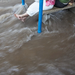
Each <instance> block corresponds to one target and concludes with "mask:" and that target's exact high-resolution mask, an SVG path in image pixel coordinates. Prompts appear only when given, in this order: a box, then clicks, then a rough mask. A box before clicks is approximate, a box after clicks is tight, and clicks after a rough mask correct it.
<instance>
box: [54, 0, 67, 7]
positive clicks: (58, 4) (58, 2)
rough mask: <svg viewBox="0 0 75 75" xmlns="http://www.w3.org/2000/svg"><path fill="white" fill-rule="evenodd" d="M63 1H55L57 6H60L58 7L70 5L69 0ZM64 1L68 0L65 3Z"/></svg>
mask: <svg viewBox="0 0 75 75" xmlns="http://www.w3.org/2000/svg"><path fill="white" fill-rule="evenodd" d="M61 1H62V2H60V0H56V1H55V7H58V8H63V7H65V6H67V5H68V0H67V1H66V0H64V1H63V0H61ZM63 2H67V3H63Z"/></svg>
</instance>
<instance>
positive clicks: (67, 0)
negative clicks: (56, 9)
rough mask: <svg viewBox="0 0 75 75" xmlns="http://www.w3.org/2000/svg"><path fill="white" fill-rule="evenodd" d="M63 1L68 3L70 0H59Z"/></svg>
mask: <svg viewBox="0 0 75 75" xmlns="http://www.w3.org/2000/svg"><path fill="white" fill-rule="evenodd" d="M59 1H60V2H61V3H68V2H69V1H70V0H59Z"/></svg>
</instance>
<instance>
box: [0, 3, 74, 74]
mask: <svg viewBox="0 0 75 75" xmlns="http://www.w3.org/2000/svg"><path fill="white" fill-rule="evenodd" d="M20 5H21V4H18V5H15V6H14V7H13V6H9V7H6V8H4V7H0V15H1V16H0V75H75V67H74V66H75V14H73V13H72V12H70V11H68V10H64V11H59V12H56V13H53V14H51V19H50V20H49V21H48V22H49V24H48V25H43V28H42V31H43V32H42V33H41V34H38V33H37V28H38V25H37V18H36V16H34V17H31V18H30V17H29V18H28V19H27V20H26V21H25V22H24V23H22V22H21V21H20V20H17V19H16V18H15V17H14V16H13V13H14V11H15V12H17V9H18V8H19V7H20ZM20 12H22V9H21V11H20Z"/></svg>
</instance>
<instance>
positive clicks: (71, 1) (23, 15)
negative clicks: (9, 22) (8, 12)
mask: <svg viewBox="0 0 75 75" xmlns="http://www.w3.org/2000/svg"><path fill="white" fill-rule="evenodd" d="M46 1H48V0H46ZM73 2H74V0H70V2H69V5H72V4H73ZM14 16H15V17H16V18H18V19H19V20H21V21H22V22H24V21H25V19H26V18H27V17H28V16H29V15H28V14H27V13H24V14H21V15H18V14H14Z"/></svg>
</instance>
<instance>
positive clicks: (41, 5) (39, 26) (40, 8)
mask: <svg viewBox="0 0 75 75" xmlns="http://www.w3.org/2000/svg"><path fill="white" fill-rule="evenodd" d="M42 13H43V0H39V23H38V33H41V32H42Z"/></svg>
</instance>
